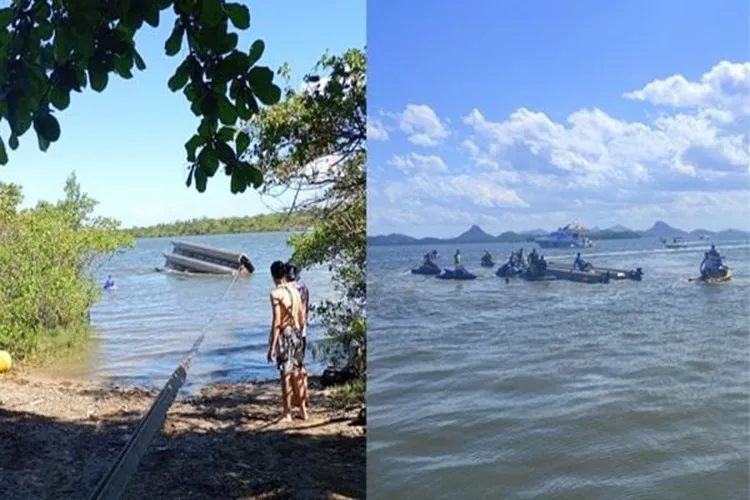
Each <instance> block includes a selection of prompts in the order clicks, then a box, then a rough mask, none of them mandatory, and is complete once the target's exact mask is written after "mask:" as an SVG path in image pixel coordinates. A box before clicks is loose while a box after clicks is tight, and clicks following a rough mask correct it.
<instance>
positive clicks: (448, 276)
mask: <svg viewBox="0 0 750 500" xmlns="http://www.w3.org/2000/svg"><path fill="white" fill-rule="evenodd" d="M435 277H436V278H438V279H441V280H473V279H476V278H477V277H476V275H474V274H471V273H470V272H469V271H467V270H466V269H464V268H463V267H458V268H456V269H443V272H442V274H439V275H437V276H435Z"/></svg>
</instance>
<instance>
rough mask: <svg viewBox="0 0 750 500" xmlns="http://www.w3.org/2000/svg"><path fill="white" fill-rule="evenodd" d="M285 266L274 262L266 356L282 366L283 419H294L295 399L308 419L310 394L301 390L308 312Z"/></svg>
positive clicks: (304, 418)
mask: <svg viewBox="0 0 750 500" xmlns="http://www.w3.org/2000/svg"><path fill="white" fill-rule="evenodd" d="M286 268H287V266H286V265H285V264H284V263H283V262H281V261H279V260H277V261H275V262H274V263H273V264H271V277H272V278H273V282H274V285H275V287H274V289H273V290H272V291H271V294H270V299H271V310H272V312H273V320H272V323H271V332H270V333H269V336H268V356H267V359H268V362H269V363H271V362H273V361H274V360H275V361H276V366H277V367H278V369H279V373H280V376H281V396H282V399H283V402H284V410H283V411H284V413H283V416H282V421H286V422H288V421H291V420H292V401H294V403H296V405H297V406H299V409H300V416H301V417H302V419H303V420H307V395H306V394H302V393H301V390H302V387H303V386H302V380H301V379H302V374H303V373H305V374H306V370H305V353H304V350H303V336H302V331H303V328H304V326H305V324H306V323H307V314H306V309H305V306H304V303H303V301H302V297H301V296H300V293H299V291H298V290H297V288H296V287H295V286H292V285H290V283H289V282H287V279H286V270H287V269H286ZM305 378H306V377H305Z"/></svg>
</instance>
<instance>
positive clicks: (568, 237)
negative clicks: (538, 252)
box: [534, 222, 593, 248]
mask: <svg viewBox="0 0 750 500" xmlns="http://www.w3.org/2000/svg"><path fill="white" fill-rule="evenodd" d="M586 233H588V229H586V228H585V227H583V226H582V225H580V224H577V223H575V222H571V223H570V224H568V225H567V226H565V227H561V228H559V229H558V230H557V231H553V232H551V233H549V234H547V235H544V236H540V237H538V238H536V239H535V240H534V241H535V242H536V243H537V244H538V245H539V246H540V247H542V248H586V247H590V246H593V243H592V242H591V240H590V239H589V237H588V236H586Z"/></svg>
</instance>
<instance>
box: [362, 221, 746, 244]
mask: <svg viewBox="0 0 750 500" xmlns="http://www.w3.org/2000/svg"><path fill="white" fill-rule="evenodd" d="M547 233H549V231H544V230H543V229H533V230H530V231H522V232H520V233H517V232H514V231H505V232H504V233H500V234H499V235H497V236H493V235H491V234H489V233H488V232H486V231H485V230H484V229H482V228H481V227H479V226H478V225H476V224H474V225H473V226H471V227H470V228H469V229H467V230H466V231H464V232H463V233H461V234H460V235H458V236H456V237H453V238H432V237H428V238H414V237H412V236H406V235H405V234H397V233H393V234H388V235H377V236H368V237H367V244H368V245H373V246H387V245H394V246H398V245H441V244H454V243H457V244H471V243H487V244H489V243H517V242H529V241H534V238H535V237H536V236H539V235H542V234H547ZM588 236H589V238H591V239H592V240H622V239H635V238H641V237H643V236H647V237H657V238H674V237H676V236H681V237H683V238H686V239H695V240H697V239H700V238H701V237H703V238H708V239H717V240H719V239H721V240H742V239H748V238H750V233H748V232H745V231H740V230H737V229H727V230H724V231H719V232H716V233H714V232H711V231H707V230H705V229H696V230H694V231H691V232H690V233H688V232H687V231H683V230H682V229H677V228H675V227H672V226H670V225H669V224H667V223H666V222H664V221H656V222H655V223H654V225H653V226H652V227H650V228H649V229H647V230H646V231H634V230H632V229H629V228H627V227H625V226H623V225H621V224H617V225H614V226H612V227H610V228H607V229H599V228H593V229H592V230H590V231H589V233H588Z"/></svg>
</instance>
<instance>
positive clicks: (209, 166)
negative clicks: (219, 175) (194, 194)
mask: <svg viewBox="0 0 750 500" xmlns="http://www.w3.org/2000/svg"><path fill="white" fill-rule="evenodd" d="M219 144H221V143H219ZM198 164H199V165H200V168H201V170H203V171H204V172H205V173H206V175H207V176H208V177H213V175H214V174H215V173H216V171H217V170H218V169H219V159H218V157H217V154H216V151H214V148H213V147H211V145H210V144H207V145H206V146H204V148H203V149H201V152H200V153H198Z"/></svg>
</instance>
